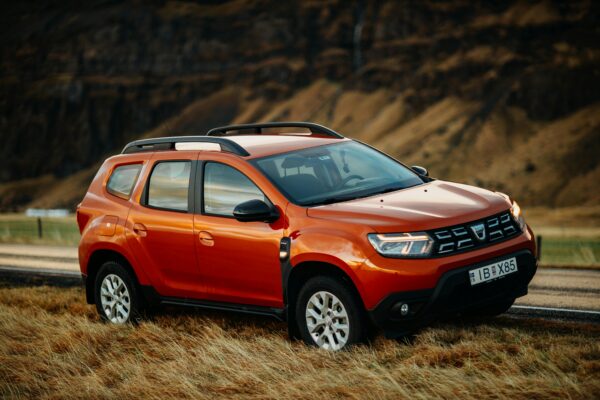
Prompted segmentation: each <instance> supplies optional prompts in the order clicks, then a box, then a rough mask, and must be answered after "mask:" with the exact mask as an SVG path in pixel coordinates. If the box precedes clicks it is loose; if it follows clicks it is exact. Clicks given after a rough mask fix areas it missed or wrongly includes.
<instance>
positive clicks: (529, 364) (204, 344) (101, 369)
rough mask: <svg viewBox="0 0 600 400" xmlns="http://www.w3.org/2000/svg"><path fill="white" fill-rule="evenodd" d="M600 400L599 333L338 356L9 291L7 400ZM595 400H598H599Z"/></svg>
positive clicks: (515, 333)
mask: <svg viewBox="0 0 600 400" xmlns="http://www.w3.org/2000/svg"><path fill="white" fill-rule="evenodd" d="M598 393H600V326H598V325H583V324H571V323H559V322H545V321H541V320H518V319H513V318H508V317H503V318H497V319H495V320H491V321H478V322H477V323H474V322H465V321H463V322H455V323H452V324H440V325H437V326H434V327H432V328H428V329H426V330H424V331H422V332H421V333H420V334H418V335H417V336H416V337H415V339H414V341H413V342H411V343H407V342H405V343H402V342H397V341H393V340H386V339H384V338H381V337H379V338H377V339H376V340H375V342H374V343H373V344H372V345H370V346H359V347H356V348H354V349H352V350H350V351H346V352H342V353H339V354H331V353H327V352H324V351H320V350H316V349H313V348H309V347H307V346H305V345H303V344H301V343H297V342H290V341H289V340H288V339H287V336H286V329H285V325H284V324H282V323H279V322H274V321H271V320H267V319H259V318H248V317H242V316H236V315H227V314H218V313H207V312H195V311H189V310H178V309H169V310H164V311H163V312H161V313H159V314H157V315H155V316H154V317H153V318H152V319H151V320H149V321H148V322H143V323H141V324H140V325H139V326H135V327H134V326H122V327H119V326H110V325H106V324H103V323H101V322H99V321H98V318H97V317H96V314H95V310H94V309H93V308H92V307H91V306H87V305H85V304H83V293H82V290H81V289H79V288H50V287H19V288H14V287H8V286H6V285H4V286H2V287H0V397H2V398H148V399H152V398H154V399H164V398H167V397H178V398H194V399H198V398H211V399H212V398H261V399H264V398H278V399H280V398H294V399H296V398H394V399H402V398H406V399H408V398H410V399H431V398H447V399H449V398H476V399H480V398H511V399H545V398H571V399H590V398H594V397H595V396H598ZM596 398H597V397H596Z"/></svg>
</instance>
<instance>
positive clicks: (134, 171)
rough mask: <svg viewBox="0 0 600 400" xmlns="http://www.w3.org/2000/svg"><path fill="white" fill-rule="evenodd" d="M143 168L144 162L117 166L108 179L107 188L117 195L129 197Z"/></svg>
mask: <svg viewBox="0 0 600 400" xmlns="http://www.w3.org/2000/svg"><path fill="white" fill-rule="evenodd" d="M141 169H142V164H130V165H121V166H120V167H117V168H115V169H114V171H113V173H112V175H111V176H110V178H109V179H108V183H107V184H106V190H107V191H108V192H109V193H111V194H114V195H115V196H119V197H122V198H125V199H128V198H129V196H131V191H132V190H133V186H134V185H135V182H136V181H137V178H138V175H139V174H140V170H141Z"/></svg>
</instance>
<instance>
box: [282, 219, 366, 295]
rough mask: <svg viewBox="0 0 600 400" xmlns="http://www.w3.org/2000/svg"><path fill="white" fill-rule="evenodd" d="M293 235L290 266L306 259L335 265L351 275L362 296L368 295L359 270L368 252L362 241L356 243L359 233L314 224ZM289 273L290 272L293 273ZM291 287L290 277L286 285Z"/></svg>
mask: <svg viewBox="0 0 600 400" xmlns="http://www.w3.org/2000/svg"><path fill="white" fill-rule="evenodd" d="M365 237H366V235H365ZM290 238H291V246H290V247H291V248H290V258H289V264H290V265H289V268H290V270H291V269H292V268H295V267H296V266H297V265H299V264H300V263H303V262H322V263H327V264H331V265H334V266H336V267H338V268H339V269H341V270H342V271H343V272H344V273H345V274H346V275H347V276H349V277H350V279H351V280H352V283H353V284H354V286H355V287H356V289H357V290H358V292H359V294H360V296H361V297H363V298H364V296H363V294H364V292H365V288H364V285H363V283H362V282H361V280H360V279H358V277H357V275H356V270H357V269H361V268H362V267H363V265H364V262H365V261H366V259H367V256H368V255H367V254H365V251H364V249H363V248H362V247H361V246H360V244H357V243H356V237H355V236H353V235H351V234H349V233H348V232H347V231H344V230H339V229H324V228H321V227H317V226H312V227H310V228H307V229H302V230H299V231H295V232H292V233H291V234H290ZM290 272H291V271H290ZM287 275H288V276H289V273H288V274H287ZM284 276H285V275H284ZM287 287H288V282H287V280H286V281H285V282H284V288H287Z"/></svg>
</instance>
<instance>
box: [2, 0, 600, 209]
mask: <svg viewBox="0 0 600 400" xmlns="http://www.w3.org/2000/svg"><path fill="white" fill-rule="evenodd" d="M4 8H5V10H4V12H3V13H2V14H1V16H0V21H1V22H2V31H1V34H0V42H1V43H2V52H1V60H0V83H1V84H0V110H1V112H2V114H1V115H2V117H1V119H0V135H1V140H2V146H0V208H1V209H4V210H6V209H15V208H21V207H24V206H27V205H41V206H49V205H61V206H69V207H72V206H73V205H74V204H75V203H76V202H77V200H78V199H79V198H80V196H81V194H82V193H83V191H84V190H85V188H86V185H87V182H88V180H89V179H90V177H91V176H92V174H93V170H94V168H95V166H96V164H97V163H98V162H99V161H101V159H102V158H103V157H104V156H105V155H106V154H110V153H112V152H115V151H118V150H119V149H120V148H121V147H122V146H123V145H124V144H125V143H126V142H127V141H129V140H131V139H134V138H136V137H139V136H143V135H148V134H151V135H164V134H172V133H199V132H203V131H205V130H206V129H207V128H209V127H212V126H215V125H219V124H225V123H228V122H232V121H235V122H248V121H254V120H291V119H301V120H313V121H317V122H321V123H326V124H328V125H331V126H333V127H334V128H335V129H338V130H340V131H341V132H342V133H344V134H346V135H348V136H353V137H357V138H359V139H362V140H366V141H369V142H371V143H373V144H375V145H376V146H379V147H380V148H382V149H384V150H385V151H387V152H389V153H391V154H392V155H394V156H397V157H399V158H400V159H402V160H403V161H406V162H408V163H419V164H423V165H426V166H428V167H429V168H430V169H431V171H432V174H433V175H435V176H438V177H442V178H447V179H454V180H460V181H464V182H470V183H476V184H480V185H484V186H488V187H492V188H499V189H502V190H505V191H507V192H511V193H513V194H514V195H516V196H517V197H518V198H522V199H524V201H525V202H526V203H528V204H542V205H550V206H560V205H574V204H588V203H598V202H599V201H600V194H599V193H598V190H597V189H595V188H593V187H591V185H590V182H591V181H596V182H597V181H598V180H600V161H599V157H598V154H600V117H599V115H600V104H599V102H600V64H599V60H600V40H599V39H600V24H599V23H598V22H599V18H598V17H599V15H600V13H599V6H598V3H597V2H591V1H590V2H584V1H582V2H579V1H565V2H549V1H548V2H502V3H501V4H496V3H492V2H481V3H479V2H469V1H458V0H454V1H448V2H433V1H432V2H427V1H418V2H417V1H399V2H397V1H373V2H370V1H342V0H341V1H334V0H328V1H290V2H282V1H266V0H263V1H250V0H234V1H228V2H220V1H204V2H199V3H192V2H159V3H154V4H152V5H149V4H147V3H142V2H134V3H121V2H116V1H103V2H100V1H96V2H94V1H89V2H83V3H79V2H58V1H56V2H50V1H46V2H31V3H29V2H13V3H12V4H10V5H5V6H4Z"/></svg>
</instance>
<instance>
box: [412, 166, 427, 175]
mask: <svg viewBox="0 0 600 400" xmlns="http://www.w3.org/2000/svg"><path fill="white" fill-rule="evenodd" d="M410 168H411V169H412V170H413V171H415V172H416V173H417V174H419V175H421V176H429V171H427V168H423V167H420V166H418V165H413V166H412V167H410Z"/></svg>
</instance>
